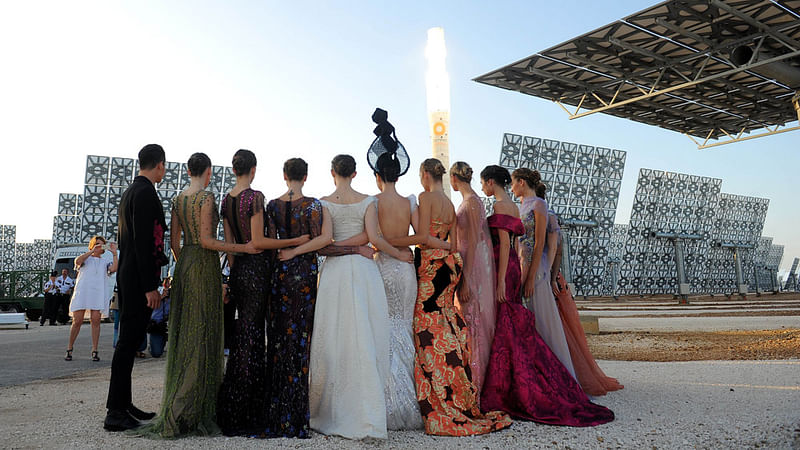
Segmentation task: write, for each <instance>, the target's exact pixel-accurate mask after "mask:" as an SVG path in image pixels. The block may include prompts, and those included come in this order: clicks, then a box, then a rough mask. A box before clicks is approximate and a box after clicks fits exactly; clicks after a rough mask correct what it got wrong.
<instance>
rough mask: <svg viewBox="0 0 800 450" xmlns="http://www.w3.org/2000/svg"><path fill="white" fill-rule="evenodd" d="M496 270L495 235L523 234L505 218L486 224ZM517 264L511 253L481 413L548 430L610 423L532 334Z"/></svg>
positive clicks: (603, 410) (513, 220)
mask: <svg viewBox="0 0 800 450" xmlns="http://www.w3.org/2000/svg"><path fill="white" fill-rule="evenodd" d="M488 223H489V229H490V231H491V234H492V243H493V251H494V259H495V267H497V263H498V258H499V256H500V239H499V232H500V231H507V232H509V233H510V234H511V238H512V242H513V237H514V235H521V234H523V233H524V232H525V229H524V227H523V225H522V221H520V220H519V219H517V218H516V217H512V216H508V215H505V214H494V215H492V216H490V217H489V220H488ZM520 279H521V276H520V265H519V258H518V257H517V254H516V252H515V251H514V250H513V249H511V251H509V255H508V268H507V269H506V301H505V302H503V303H500V304H499V305H498V307H497V325H496V327H495V335H494V341H493V343H492V352H491V355H490V357H489V366H488V369H487V371H486V378H485V379H484V382H483V391H482V393H481V410H483V411H492V410H501V411H506V412H507V413H509V414H510V415H511V416H512V417H514V418H515V419H522V420H532V421H534V422H541V423H547V424H552V425H568V426H574V427H587V426H595V425H600V424H603V423H607V422H611V421H612V420H614V413H613V412H612V411H611V410H610V409H608V408H606V407H604V406H600V405H596V404H594V403H592V402H591V401H589V398H588V397H587V396H586V394H585V393H584V392H583V390H582V389H581V387H580V385H579V384H578V382H577V381H575V379H574V378H573V377H572V375H570V373H569V372H568V371H567V369H566V368H565V367H564V365H563V364H561V362H560V361H559V360H558V358H557V357H556V355H555V354H553V352H552V351H551V350H550V348H549V347H548V346H547V344H545V343H544V341H543V340H542V337H541V336H539V333H538V332H537V331H536V319H535V316H534V314H533V312H532V311H530V310H528V309H527V308H525V307H524V306H523V305H522V299H521V296H520V287H521V286H520Z"/></svg>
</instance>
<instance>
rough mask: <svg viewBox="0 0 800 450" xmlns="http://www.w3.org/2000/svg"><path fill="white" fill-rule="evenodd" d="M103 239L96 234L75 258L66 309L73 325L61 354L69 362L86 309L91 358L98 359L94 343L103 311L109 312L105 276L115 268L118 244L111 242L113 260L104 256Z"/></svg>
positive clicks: (96, 340)
mask: <svg viewBox="0 0 800 450" xmlns="http://www.w3.org/2000/svg"><path fill="white" fill-rule="evenodd" d="M105 243H106V240H105V239H103V237H101V236H95V237H93V238H92V240H91V241H90V242H89V251H88V252H86V253H84V254H82V255H80V256H78V257H77V258H75V269H76V270H77V271H78V282H77V283H76V285H77V288H78V289H77V290H76V291H75V295H73V296H72V302H71V303H70V307H69V310H70V311H71V312H72V328H71V329H70V332H69V347H67V354H66V356H65V357H64V359H65V360H67V361H72V346H73V345H74V344H75V339H77V337H78V333H79V332H80V331H81V325H83V319H84V316H85V314H86V310H87V309H88V310H89V312H90V317H91V321H92V361H100V357H99V356H98V353H97V345H98V342H99V340H100V317H101V314H102V312H103V311H104V312H105V313H108V311H107V309H106V308H108V291H107V290H106V289H107V285H106V279H107V278H108V277H109V276H110V274H112V273H114V272H116V271H117V245H116V244H115V243H113V242H112V243H111V244H110V245H109V250H111V253H112V255H113V258H114V259H113V261H112V262H109V261H108V260H107V259H104V258H103V257H102V256H103V253H105V250H104V249H103V246H104V245H105Z"/></svg>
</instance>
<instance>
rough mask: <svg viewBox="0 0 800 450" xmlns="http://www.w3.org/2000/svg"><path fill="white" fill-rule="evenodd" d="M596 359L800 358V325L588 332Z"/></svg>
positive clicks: (590, 345)
mask: <svg viewBox="0 0 800 450" xmlns="http://www.w3.org/2000/svg"><path fill="white" fill-rule="evenodd" d="M586 337H587V339H588V341H589V348H590V349H591V350H592V354H593V355H594V357H595V358H596V359H603V360H620V361H703V360H768V359H796V358H800V329H784V330H765V331H717V332H703V333H698V332H648V331H642V332H637V331H633V332H627V331H626V332H610V333H601V334H599V335H587V336H586Z"/></svg>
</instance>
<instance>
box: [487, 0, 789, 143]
mask: <svg viewBox="0 0 800 450" xmlns="http://www.w3.org/2000/svg"><path fill="white" fill-rule="evenodd" d="M475 81H477V82H480V83H484V84H488V85H491V86H497V87H500V88H504V89H508V90H513V91H518V92H522V93H524V94H528V95H533V96H535V97H541V98H544V99H548V100H552V101H554V102H556V103H558V104H559V105H560V106H561V107H562V108H563V109H564V110H565V111H566V112H567V113H568V114H569V117H570V119H575V118H579V117H584V116H587V115H589V114H594V113H598V112H604V113H607V114H611V115H614V116H617V117H622V118H626V119H631V120H634V121H637V122H642V123H646V124H650V125H655V126H658V127H662V128H666V129H668V130H673V131H677V132H679V133H683V134H686V135H687V136H689V137H690V138H691V139H692V140H693V141H694V142H695V143H697V145H698V147H699V148H706V147H711V146H715V145H720V144H723V143H729V142H735V141H739V140H745V139H752V138H754V137H758V136H763V135H768V134H775V133H781V132H785V131H791V130H796V129H800V126H795V127H791V128H782V127H785V126H786V124H787V123H790V122H794V121H796V120H798V116H800V110H796V108H798V105H797V102H798V98H797V96H795V98H794V100H793V99H792V96H793V95H795V92H796V90H797V89H798V88H800V0H772V1H770V0H762V1H753V0H669V1H665V2H662V3H659V4H657V5H655V6H653V7H651V8H648V9H646V10H644V11H641V12H639V13H636V14H633V15H631V16H628V17H626V18H624V19H622V20H619V21H616V22H614V23H611V24H609V25H606V26H604V27H601V28H599V29H597V30H595V31H592V32H589V33H586V34H584V35H582V36H579V37H577V38H575V39H572V40H570V41H568V42H565V43H562V44H559V45H556V46H555V47H552V48H549V49H547V50H544V51H542V52H540V53H536V54H534V55H532V56H530V57H528V58H525V59H522V60H520V61H518V62H515V63H513V64H510V65H507V66H505V67H502V68H500V69H497V70H495V71H492V72H490V73H487V74H485V75H482V76H479V77H477V78H475ZM793 102H794V105H793ZM569 106H571V107H572V108H568V107H569ZM756 130H761V131H759V133H758V134H757V136H756V135H751V134H750V133H751V132H754V131H756ZM695 137H697V138H700V139H699V140H697V139H695ZM720 138H723V140H722V141H720V142H716V143H711V144H709V140H711V139H715V140H716V139H720Z"/></svg>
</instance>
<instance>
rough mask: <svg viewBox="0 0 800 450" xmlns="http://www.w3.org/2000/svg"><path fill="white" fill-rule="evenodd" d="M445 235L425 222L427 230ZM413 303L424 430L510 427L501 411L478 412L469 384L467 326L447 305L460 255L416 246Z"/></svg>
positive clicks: (449, 432) (442, 432)
mask: <svg viewBox="0 0 800 450" xmlns="http://www.w3.org/2000/svg"><path fill="white" fill-rule="evenodd" d="M440 229H441V231H442V232H443V234H446V232H447V229H446V228H445V225H444V224H442V223H439V222H435V221H434V222H433V223H432V224H431V234H432V235H434V236H438V235H439V231H440ZM415 263H416V266H417V278H418V280H419V287H418V289H417V302H416V306H415V309H414V344H415V346H416V355H415V360H414V381H415V384H416V389H417V400H418V401H419V406H420V412H421V413H422V419H423V421H424V423H425V432H426V433H427V434H433V435H439V436H469V435H475V434H485V433H490V432H492V431H497V430H501V429H503V428H506V427H508V426H509V425H511V419H510V418H509V416H508V415H507V414H505V413H503V412H501V411H491V412H488V413H486V414H483V413H481V411H480V408H479V406H478V398H477V396H476V389H475V386H474V384H473V383H472V375H471V372H470V367H469V364H468V361H469V348H468V345H467V343H468V340H469V330H468V329H467V327H466V324H465V323H464V319H463V318H462V317H461V314H460V313H459V312H458V309H457V308H456V307H455V305H454V304H453V295H454V293H455V288H456V285H457V284H458V281H459V279H460V278H461V268H462V261H461V256H460V255H459V254H458V253H455V252H452V253H451V252H449V251H447V250H440V249H420V248H417V250H416V258H415Z"/></svg>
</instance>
